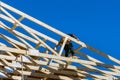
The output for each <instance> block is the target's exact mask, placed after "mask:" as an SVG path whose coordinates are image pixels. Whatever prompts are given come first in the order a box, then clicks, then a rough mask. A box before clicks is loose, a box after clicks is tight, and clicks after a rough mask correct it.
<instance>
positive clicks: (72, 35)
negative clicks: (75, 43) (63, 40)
mask: <svg viewBox="0 0 120 80" xmlns="http://www.w3.org/2000/svg"><path fill="white" fill-rule="evenodd" d="M68 35H69V36H71V37H73V38H75V39H77V40H79V39H78V38H77V37H76V36H75V35H74V34H68Z"/></svg>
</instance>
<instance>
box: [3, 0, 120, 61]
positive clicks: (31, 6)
mask: <svg viewBox="0 0 120 80" xmlns="http://www.w3.org/2000/svg"><path fill="white" fill-rule="evenodd" d="M2 1H3V2H5V3H7V4H9V5H11V6H13V7H15V8H17V9H19V10H21V11H23V12H25V13H27V14H29V15H31V16H33V17H35V18H37V19H39V20H41V21H43V22H45V23H47V24H49V25H51V26H53V27H54V28H56V29H59V30H61V31H62V32H65V33H74V34H76V35H77V36H78V37H79V38H80V40H82V41H83V42H85V43H87V44H89V45H91V46H93V47H95V48H97V49H99V50H101V51H103V52H105V53H107V54H110V55H112V56H114V57H116V58H118V59H120V38H119V36H120V1H119V0H2Z"/></svg>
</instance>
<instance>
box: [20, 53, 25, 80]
mask: <svg viewBox="0 0 120 80" xmlns="http://www.w3.org/2000/svg"><path fill="white" fill-rule="evenodd" d="M20 58H21V69H22V71H21V80H24V75H23V57H22V55H21V56H20Z"/></svg>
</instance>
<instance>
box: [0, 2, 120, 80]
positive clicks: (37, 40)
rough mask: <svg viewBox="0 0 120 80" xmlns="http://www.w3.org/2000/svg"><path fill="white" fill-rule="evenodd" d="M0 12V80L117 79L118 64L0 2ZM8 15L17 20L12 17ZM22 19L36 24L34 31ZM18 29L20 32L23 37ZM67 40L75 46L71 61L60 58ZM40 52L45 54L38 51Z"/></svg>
mask: <svg viewBox="0 0 120 80" xmlns="http://www.w3.org/2000/svg"><path fill="white" fill-rule="evenodd" d="M0 12H1V13H0V30H1V29H2V31H0V75H2V76H0V78H1V79H9V80H10V79H15V80H16V79H17V80H84V79H90V78H92V79H95V80H110V78H115V79H117V78H118V77H120V60H118V59H116V58H114V57H112V56H110V55H108V54H105V53H103V52H101V51H99V50H97V49H95V48H93V47H91V46H89V45H87V44H85V43H84V42H82V41H78V40H76V39H74V38H72V37H70V36H69V35H67V34H65V33H63V32H61V31H59V30H57V29H55V28H53V27H52V26H49V25H47V24H46V23H44V22H42V21H40V20H38V19H36V18H33V17H31V16H29V15H27V14H25V13H23V12H21V11H19V10H17V9H15V8H13V7H11V6H9V5H7V4H5V3H4V2H0ZM12 12H13V13H14V14H16V15H18V16H19V18H18V19H17V18H16V16H14V15H12ZM24 19H26V20H28V21H31V22H33V23H34V24H37V25H38V26H37V30H36V28H33V27H32V28H31V26H30V25H28V24H25V22H24ZM26 20H25V21H26ZM9 24H10V25H9ZM11 24H12V27H11ZM40 27H42V28H45V29H46V30H48V31H50V32H53V34H55V36H58V38H59V39H57V38H56V39H55V38H53V36H52V37H51V36H48V35H49V34H47V33H42V32H41V31H40V30H38V29H39V28H40ZM19 29H22V30H24V31H25V32H26V33H27V34H25V33H24V32H23V31H20V30H19ZM6 32H7V33H6ZM11 36H14V38H13V37H11ZM61 38H65V39H64V41H63V44H62V45H61V46H60V47H58V46H59V45H58V44H59V40H60V39H61ZM67 40H71V41H72V42H73V43H74V44H75V45H76V46H77V47H75V49H74V52H75V53H76V54H77V55H76V56H75V57H74V58H71V57H64V50H63V49H64V46H65V44H66V42H67ZM33 44H34V45H33ZM41 48H44V49H45V50H44V51H41ZM84 49H86V50H89V51H91V52H94V54H96V55H99V56H101V57H103V58H106V59H107V60H109V61H111V62H114V63H115V64H116V65H115V64H112V63H111V64H107V63H105V62H103V61H101V60H98V59H96V58H94V57H92V56H90V55H89V54H86V53H84V52H85V51H84ZM81 50H83V51H81ZM82 58H84V59H82ZM99 67H101V68H103V69H101V68H99Z"/></svg>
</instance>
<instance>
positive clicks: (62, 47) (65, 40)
mask: <svg viewBox="0 0 120 80" xmlns="http://www.w3.org/2000/svg"><path fill="white" fill-rule="evenodd" d="M67 40H68V37H66V38H65V39H64V42H63V44H62V46H61V49H60V51H59V54H58V56H61V55H62V52H63V49H64V47H65V44H66V42H67ZM51 62H52V59H50V60H49V62H48V65H50V63H51Z"/></svg>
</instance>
